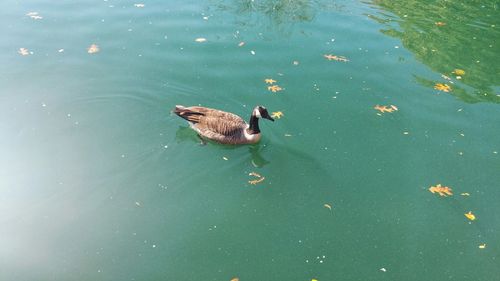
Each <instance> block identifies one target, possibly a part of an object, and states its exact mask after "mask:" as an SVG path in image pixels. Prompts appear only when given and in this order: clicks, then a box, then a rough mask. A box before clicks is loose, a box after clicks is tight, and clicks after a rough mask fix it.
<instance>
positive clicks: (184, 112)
mask: <svg viewBox="0 0 500 281" xmlns="http://www.w3.org/2000/svg"><path fill="white" fill-rule="evenodd" d="M172 112H173V113H175V114H176V115H177V116H179V117H181V118H183V119H186V120H187V121H189V122H192V123H198V122H199V121H200V120H199V116H200V115H203V113H201V112H196V111H193V110H192V109H191V108H189V107H185V106H182V105H176V106H175V108H174V110H172Z"/></svg>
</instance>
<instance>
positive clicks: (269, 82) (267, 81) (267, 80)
mask: <svg viewBox="0 0 500 281" xmlns="http://www.w3.org/2000/svg"><path fill="white" fill-rule="evenodd" d="M264 82H266V84H274V83H276V80H274V79H272V78H266V79H264Z"/></svg>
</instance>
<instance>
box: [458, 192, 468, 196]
mask: <svg viewBox="0 0 500 281" xmlns="http://www.w3.org/2000/svg"><path fill="white" fill-rule="evenodd" d="M460 195H462V196H470V194H469V193H468V192H464V193H460Z"/></svg>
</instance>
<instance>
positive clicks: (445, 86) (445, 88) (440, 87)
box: [434, 83, 451, 93]
mask: <svg viewBox="0 0 500 281" xmlns="http://www.w3.org/2000/svg"><path fill="white" fill-rule="evenodd" d="M434 89H436V90H439V91H443V92H447V93H448V92H451V87H450V85H448V84H443V83H437V84H436V85H434Z"/></svg>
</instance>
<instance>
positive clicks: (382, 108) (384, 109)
mask: <svg viewBox="0 0 500 281" xmlns="http://www.w3.org/2000/svg"><path fill="white" fill-rule="evenodd" d="M373 108H374V109H376V110H378V111H380V112H381V113H384V112H389V113H390V112H393V111H396V110H398V108H397V107H396V106H395V105H391V106H387V105H378V104H377V105H375V106H374V107H373Z"/></svg>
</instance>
